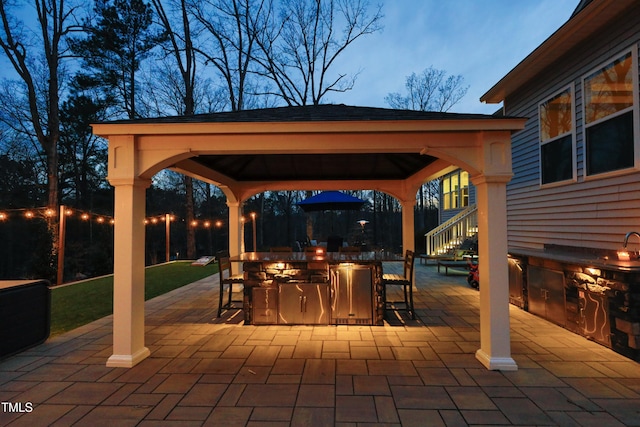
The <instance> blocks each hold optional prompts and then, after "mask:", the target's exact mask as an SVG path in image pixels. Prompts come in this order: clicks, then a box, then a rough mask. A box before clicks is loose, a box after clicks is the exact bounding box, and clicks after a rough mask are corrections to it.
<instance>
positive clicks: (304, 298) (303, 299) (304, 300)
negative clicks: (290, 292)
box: [302, 297, 307, 313]
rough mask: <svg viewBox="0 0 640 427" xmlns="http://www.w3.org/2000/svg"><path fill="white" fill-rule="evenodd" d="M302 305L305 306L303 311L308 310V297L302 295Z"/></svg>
mask: <svg viewBox="0 0 640 427" xmlns="http://www.w3.org/2000/svg"><path fill="white" fill-rule="evenodd" d="M302 306H303V308H304V310H302V311H303V313H306V312H307V297H302Z"/></svg>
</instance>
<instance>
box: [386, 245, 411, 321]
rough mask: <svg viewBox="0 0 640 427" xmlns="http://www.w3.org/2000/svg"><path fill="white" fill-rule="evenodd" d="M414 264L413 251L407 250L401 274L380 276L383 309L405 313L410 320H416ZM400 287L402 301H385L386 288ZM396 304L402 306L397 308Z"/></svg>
mask: <svg viewBox="0 0 640 427" xmlns="http://www.w3.org/2000/svg"><path fill="white" fill-rule="evenodd" d="M414 264H415V254H414V252H413V251H410V250H407V251H406V253H405V256H404V265H403V274H383V275H382V299H383V302H384V309H385V310H387V309H389V310H395V311H398V310H402V311H406V312H407V313H408V314H409V315H410V316H411V319H415V318H416V313H415V310H414V309H413V266H414ZM388 286H401V287H402V290H403V293H404V300H403V301H387V287H388ZM396 304H403V307H401V308H398V307H397V306H396Z"/></svg>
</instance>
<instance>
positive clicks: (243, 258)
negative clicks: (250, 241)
mask: <svg viewBox="0 0 640 427" xmlns="http://www.w3.org/2000/svg"><path fill="white" fill-rule="evenodd" d="M230 261H231V262H327V263H329V264H337V263H341V262H355V263H361V264H368V263H378V262H383V261H404V258H403V257H402V256H400V255H397V254H392V253H389V252H381V251H371V252H359V253H358V252H356V253H348V252H324V253H321V254H316V253H312V252H245V253H242V254H240V255H237V256H232V257H231V258H230Z"/></svg>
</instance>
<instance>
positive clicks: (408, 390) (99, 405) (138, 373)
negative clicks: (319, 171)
mask: <svg viewBox="0 0 640 427" xmlns="http://www.w3.org/2000/svg"><path fill="white" fill-rule="evenodd" d="M389 268H394V267H389ZM416 274H417V280H416V281H417V284H418V291H417V292H416V294H415V303H416V307H417V314H418V318H417V319H416V320H415V321H410V320H409V321H405V320H404V319H402V318H396V319H393V318H392V319H390V320H389V325H385V326H380V327H370V326H337V327H336V326H316V327H310V326H244V325H242V314H241V313H239V312H235V311H233V312H227V313H225V314H224V315H223V317H222V318H221V319H216V318H215V313H216V303H217V302H216V295H217V293H216V289H217V286H218V283H217V275H215V276H213V277H210V278H207V279H204V280H201V281H199V282H196V283H193V284H191V285H188V286H186V287H183V288H181V289H177V290H175V291H173V292H171V293H169V294H166V295H163V296H160V297H157V298H155V299H153V300H151V301H148V302H147V303H146V327H147V331H146V345H147V346H148V347H149V348H150V350H151V357H149V358H148V359H146V360H144V361H143V362H142V363H140V364H139V365H138V366H136V367H134V368H131V369H123V368H107V367H105V362H106V360H107V358H108V357H109V356H110V355H111V340H112V337H111V333H112V324H111V321H112V319H111V317H110V316H109V317H106V318H104V319H101V320H98V321H96V322H93V323H91V324H89V325H86V326H84V327H82V328H79V329H76V330H74V331H72V332H69V333H67V334H64V335H61V336H58V337H55V338H53V339H50V340H49V341H47V342H46V343H44V344H43V345H40V346H38V347H35V348H33V349H31V350H28V351H25V352H23V353H21V354H19V355H16V356H13V357H10V358H8V359H5V360H3V361H1V362H0V400H1V401H2V402H3V404H2V411H1V412H0V425H2V426H7V425H8V426H12V427H14V426H29V427H34V426H45V425H53V426H67V425H77V426H91V427H98V426H164V425H166V426H289V425H291V426H322V427H324V426H332V425H337V426H345V427H346V426H354V427H355V426H374V425H375V426H383V425H384V426H399V425H403V426H420V427H423V426H466V425H522V426H527V425H557V426H598V427H601V426H607V427H612V426H625V425H626V426H640V364H638V363H637V362H634V361H631V360H629V359H626V358H624V357H622V356H620V355H618V354H616V353H614V352H613V351H611V350H609V349H607V348H605V347H602V346H600V345H598V344H596V343H594V342H590V341H588V340H586V339H585V338H583V337H580V336H578V335H575V334H573V333H570V332H568V331H566V330H564V329H562V328H560V327H557V326H555V325H553V324H551V323H549V322H546V321H544V320H542V319H540V318H537V317H535V316H533V315H531V314H529V313H526V312H524V311H522V310H520V309H518V308H516V307H513V306H512V307H511V340H512V352H513V357H514V359H515V360H516V362H517V363H518V366H519V369H518V371H515V372H495V371H488V370H486V369H485V368H484V367H483V366H482V365H481V364H480V363H479V362H478V361H477V360H476V359H475V356H474V353H475V351H476V350H477V349H478V348H479V314H478V313H479V303H478V292H477V291H475V290H473V289H471V288H469V287H468V286H466V281H465V278H464V277H460V276H457V277H456V276H444V275H439V274H438V273H437V272H436V268H435V267H433V266H425V265H420V264H419V263H416ZM9 404H11V407H9ZM17 404H20V405H17ZM29 408H32V410H30V411H29V410H28V409H29ZM18 409H21V410H22V412H20V411H19V410H18Z"/></svg>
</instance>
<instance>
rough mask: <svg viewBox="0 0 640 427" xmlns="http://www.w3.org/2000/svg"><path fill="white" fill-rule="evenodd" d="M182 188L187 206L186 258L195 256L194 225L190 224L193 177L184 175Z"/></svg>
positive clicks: (192, 213)
mask: <svg viewBox="0 0 640 427" xmlns="http://www.w3.org/2000/svg"><path fill="white" fill-rule="evenodd" d="M184 188H185V192H186V208H187V258H188V259H195V258H196V227H194V226H193V225H191V223H192V222H193V220H194V219H195V215H194V209H193V178H191V177H190V176H186V175H185V176H184Z"/></svg>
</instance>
